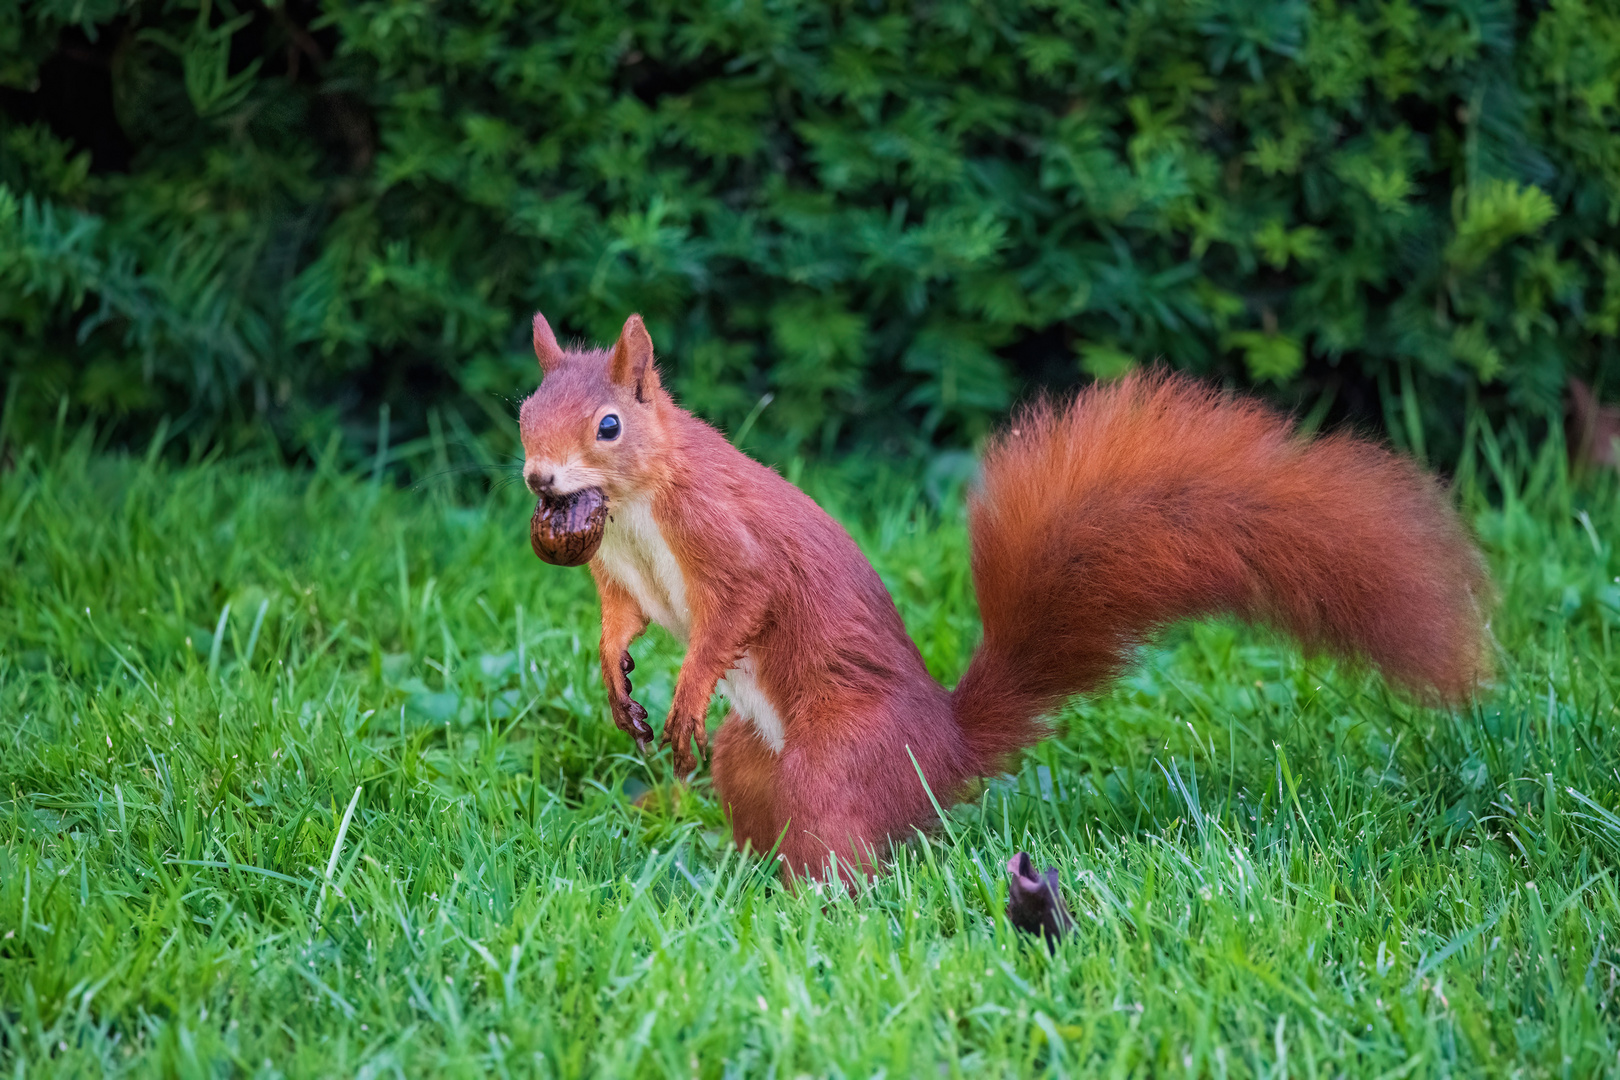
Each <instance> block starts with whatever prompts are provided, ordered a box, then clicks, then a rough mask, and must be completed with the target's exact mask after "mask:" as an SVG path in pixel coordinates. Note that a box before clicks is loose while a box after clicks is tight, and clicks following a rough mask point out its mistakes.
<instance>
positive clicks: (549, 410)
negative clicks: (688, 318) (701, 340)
mask: <svg viewBox="0 0 1620 1080" xmlns="http://www.w3.org/2000/svg"><path fill="white" fill-rule="evenodd" d="M534 355H535V358H536V359H537V360H539V361H540V372H541V380H540V388H539V389H538V390H536V391H535V392H534V393H533V394H530V395H529V397H528V398H527V399H526V400H525V401H524V402H523V407H522V409H521V410H520V411H519V413H518V427H519V430H520V433H521V435H522V439H523V482H524V483H525V484H526V485H528V488H529V490H530V491H532V492H534V493H535V494H536V495H538V496H540V497H541V498H542V499H560V498H562V497H563V496H567V495H572V494H574V493H575V492H579V491H583V490H585V489H586V488H599V489H600V490H601V491H602V492H603V493H604V494H606V495H607V497H608V498H609V499H613V498H623V497H627V496H629V495H632V494H634V493H635V492H636V491H638V490H640V489H642V488H644V487H645V486H646V484H647V483H648V482H649V481H650V480H652V479H653V478H654V477H655V476H656V474H657V473H658V471H659V468H660V447H661V446H662V445H663V442H664V410H665V408H666V407H667V405H668V402H669V395H668V394H666V393H665V392H664V388H663V386H662V385H661V384H660V383H659V381H658V369H657V367H656V366H655V365H654V364H653V344H652V338H650V337H649V336H647V327H646V326H645V325H644V324H643V323H642V321H641V316H640V315H632V316H630V318H628V319H626V320H625V323H624V329H623V330H622V331H620V333H619V340H618V341H617V342H615V343H614V345H613V347H612V348H611V349H580V350H564V349H563V348H562V347H561V346H559V345H558V344H557V337H556V335H555V334H553V333H552V332H551V326H550V324H548V323H547V322H546V319H545V316H544V315H541V314H540V313H539V312H536V313H535V316H534Z"/></svg>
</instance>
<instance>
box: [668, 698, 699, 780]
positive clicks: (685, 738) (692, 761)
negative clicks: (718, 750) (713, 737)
mask: <svg viewBox="0 0 1620 1080" xmlns="http://www.w3.org/2000/svg"><path fill="white" fill-rule="evenodd" d="M694 742H696V743H697V754H696V755H695V756H694V754H693V753H692V744H693V743H694ZM660 745H662V746H667V747H669V748H670V750H671V751H672V752H673V755H672V756H673V757H674V761H675V774H676V775H677V776H690V775H691V774H692V773H694V772H696V771H697V767H698V764H699V763H700V762H701V761H702V760H703V758H704V755H705V754H707V752H708V749H709V732H708V729H707V728H705V727H704V726H703V717H701V716H676V715H675V714H673V713H671V714H670V717H669V719H668V720H666V721H664V738H663V741H662V742H661V743H660Z"/></svg>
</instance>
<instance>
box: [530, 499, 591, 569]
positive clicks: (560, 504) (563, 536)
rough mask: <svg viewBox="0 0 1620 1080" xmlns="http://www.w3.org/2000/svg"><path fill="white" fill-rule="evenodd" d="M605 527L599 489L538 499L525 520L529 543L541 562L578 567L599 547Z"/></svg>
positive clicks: (589, 559)
mask: <svg viewBox="0 0 1620 1080" xmlns="http://www.w3.org/2000/svg"><path fill="white" fill-rule="evenodd" d="M606 525H607V498H606V497H605V496H604V495H603V494H602V489H601V488H594V487H590V488H581V489H580V490H579V491H574V492H570V493H569V494H567V495H556V496H550V497H546V496H542V497H541V499H540V501H539V502H538V503H536V504H535V507H534V517H532V518H530V519H529V543H530V544H531V545H532V546H533V547H534V553H535V554H536V555H538V556H540V559H541V561H543V562H548V563H551V564H552V565H553V566H580V565H582V564H584V563H587V562H590V561H591V556H593V555H595V554H596V549H597V548H598V547H600V546H601V545H602V529H603V527H604V526H606Z"/></svg>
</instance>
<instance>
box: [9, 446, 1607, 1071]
mask: <svg viewBox="0 0 1620 1080" xmlns="http://www.w3.org/2000/svg"><path fill="white" fill-rule="evenodd" d="M1474 434H1475V437H1474V438H1473V440H1472V445H1473V446H1474V447H1475V452H1473V453H1471V454H1470V455H1469V457H1468V459H1467V462H1466V463H1465V466H1464V468H1463V470H1462V473H1461V475H1460V476H1459V478H1458V483H1457V489H1458V496H1459V498H1461V499H1462V500H1463V502H1464V505H1465V506H1466V507H1467V508H1468V512H1469V514H1470V517H1471V520H1472V521H1473V522H1474V524H1475V527H1476V529H1477V531H1478V534H1479V536H1480V538H1481V541H1482V543H1483V545H1484V546H1485V548H1486V549H1487V551H1488V553H1489V556H1490V559H1491V563H1492V566H1493V567H1494V570H1495V573H1496V575H1497V580H1498V582H1499V584H1500V586H1501V589H1502V593H1503V602H1502V604H1501V606H1500V608H1499V609H1498V611H1497V614H1496V617H1495V619H1494V621H1493V624H1492V628H1493V632H1494V634H1495V636H1496V638H1497V641H1498V642H1499V646H1500V647H1499V650H1498V663H1499V673H1498V681H1497V684H1496V685H1495V686H1494V687H1493V688H1492V689H1491V690H1490V691H1489V692H1488V693H1487V694H1485V695H1484V696H1482V698H1481V699H1480V701H1479V702H1478V704H1477V706H1476V707H1474V708H1472V709H1470V710H1466V711H1458V712H1440V711H1434V710H1429V709H1425V708H1422V707H1419V706H1415V705H1412V704H1409V703H1406V702H1404V701H1402V700H1400V699H1398V698H1396V697H1394V696H1392V695H1391V694H1390V693H1389V692H1388V691H1387V690H1386V688H1385V687H1384V685H1383V684H1382V683H1381V682H1380V681H1379V680H1378V679H1377V677H1376V676H1372V675H1368V674H1366V673H1364V672H1359V671H1354V670H1350V669H1347V668H1344V667H1337V666H1334V665H1331V664H1328V663H1325V662H1323V661H1320V660H1314V659H1308V658H1304V657H1302V656H1301V655H1300V654H1299V653H1298V652H1297V651H1296V650H1294V649H1292V648H1290V647H1289V646H1287V644H1286V643H1283V642H1279V641H1277V640H1276V639H1274V638H1271V637H1268V636H1266V635H1265V634H1263V633H1257V632H1254V631H1250V630H1247V629H1243V628H1240V627H1237V626H1234V625H1229V624H1224V623H1200V624H1195V625H1190V626H1183V627H1178V628H1176V629H1175V630H1173V631H1172V632H1171V633H1169V634H1168V635H1167V636H1166V637H1165V639H1164V640H1163V642H1162V643H1161V644H1160V645H1159V646H1157V647H1155V648H1154V649H1152V650H1150V651H1149V652H1148V653H1147V654H1146V655H1144V657H1143V660H1142V664H1141V666H1140V667H1139V668H1138V670H1137V671H1136V672H1135V673H1134V674H1133V675H1132V676H1131V677H1130V678H1129V679H1127V680H1126V681H1125V682H1124V683H1122V684H1121V685H1120V686H1119V687H1118V688H1117V689H1116V690H1115V691H1114V692H1112V693H1110V694H1108V695H1106V696H1104V697H1101V698H1098V699H1095V700H1092V701H1088V702H1084V703H1078V704H1076V705H1074V706H1072V707H1071V708H1070V709H1069V710H1067V711H1066V712H1065V713H1064V714H1063V716H1062V717H1061V718H1060V719H1061V731H1062V733H1061V734H1060V735H1059V736H1058V737H1056V738H1054V739H1051V740H1049V741H1048V742H1046V743H1044V744H1042V745H1041V746H1039V747H1038V748H1036V749H1035V750H1033V751H1031V752H1030V753H1028V754H1027V755H1025V757H1024V758H1023V759H1022V761H1021V762H1020V764H1019V768H1018V771H1017V773H1016V774H1014V775H1008V776H1004V777H1001V778H999V779H996V780H994V781H992V782H990V783H988V784H987V785H985V787H984V788H983V790H982V792H981V793H980V795H979V796H978V798H977V799H976V800H975V801H974V802H972V803H969V804H966V805H962V806H959V807H956V808H954V809H952V810H950V812H949V814H948V818H947V820H946V821H945V822H944V823H942V825H941V826H940V827H939V829H938V830H936V831H935V832H934V833H932V834H931V835H929V836H927V837H922V838H919V839H917V840H916V841H915V842H914V843H912V844H911V845H909V846H907V847H904V848H901V849H899V850H897V851H896V852H895V855H894V864H893V870H892V872H891V873H890V874H888V875H887V876H886V877H884V878H883V879H882V880H881V881H880V882H879V883H878V884H876V885H875V886H873V887H872V888H870V889H868V890H864V891H862V892H861V893H860V894H859V895H856V896H853V897H851V896H844V895H841V894H823V893H817V892H814V891H811V890H806V889H799V890H792V889H788V888H785V887H783V886H782V885H781V884H780V883H779V882H778V881H777V880H776V879H775V878H773V877H772V876H771V875H770V874H769V873H768V872H766V871H765V869H764V868H763V867H762V865H761V864H760V863H758V862H757V861H753V860H750V859H746V858H743V857H741V856H740V855H739V854H738V853H737V852H736V851H735V850H733V849H732V848H731V847H730V846H729V844H728V842H727V833H726V827H725V822H724V819H723V817H722V814H721V812H720V809H719V807H718V806H717V805H716V804H715V802H714V800H713V798H712V795H711V792H710V790H709V788H708V785H707V783H706V780H705V778H704V777H703V776H702V775H700V776H699V778H698V780H697V782H696V783H695V784H694V785H693V786H692V787H691V788H689V789H688V788H682V787H680V786H678V785H675V784H674V783H673V782H672V778H671V775H670V767H669V762H668V755H667V752H666V753H665V754H664V755H662V756H660V757H658V758H655V759H652V760H643V759H641V758H639V757H637V756H636V755H635V754H634V752H633V747H632V745H631V744H630V742H629V740H628V739H627V738H626V737H625V736H623V735H621V734H620V733H619V732H617V731H616V730H615V729H614V728H613V727H612V725H611V723H610V722H609V720H608V719H607V710H606V707H605V704H604V701H603V697H602V694H601V690H600V687H599V685H598V682H597V674H596V672H597V663H596V657H595V640H596V623H595V615H596V603H595V597H594V593H593V591H592V590H591V587H590V583H589V579H588V577H587V575H586V572H585V571H584V570H559V569H556V568H552V567H547V566H543V565H542V564H540V563H539V562H538V561H537V560H536V559H535V558H534V556H533V555H532V554H531V553H530V552H529V549H528V542H527V538H526V528H527V521H528V511H529V510H530V509H531V506H530V505H529V504H528V503H527V502H526V501H525V500H524V498H522V496H521V492H520V491H519V490H517V489H515V488H513V487H511V486H507V487H503V488H498V489H497V490H496V491H495V492H493V493H492V494H482V493H479V494H474V493H471V486H470V485H463V486H462V487H461V488H456V487H454V486H452V485H450V484H448V483H446V482H443V481H442V479H441V480H439V481H429V482H427V483H425V484H424V485H421V486H418V487H415V488H408V489H406V488H398V487H395V486H393V485H391V484H388V483H380V484H379V483H377V482H376V481H375V480H374V479H373V477H372V476H371V473H370V470H367V469H362V470H360V471H358V472H353V471H350V470H347V469H344V468H340V467H338V465H337V464H336V460H337V459H336V457H335V456H334V457H332V458H329V459H328V460H327V462H326V463H325V464H322V465H319V466H317V467H315V468H313V469H310V470H307V471H301V472H297V471H286V470H282V469H278V468H275V467H274V466H272V465H269V464H263V463H253V462H250V461H245V460H237V461H230V460H211V461H210V460H204V461H199V462H192V463H190V464H185V465H181V464H176V463H172V462H168V461H166V460H164V459H162V458H161V457H159V456H157V455H150V456H140V455H136V456H127V457H126V456H117V455H109V454H105V453H96V452H92V451H91V450H90V449H89V445H90V439H89V436H88V435H85V436H84V437H81V438H80V439H79V440H77V441H73V440H71V439H69V440H64V442H65V445H64V446H62V447H61V448H60V449H52V448H51V447H40V448H38V449H35V450H26V449H25V450H23V451H20V452H19V453H18V454H17V455H16V458H15V461H14V462H13V464H12V465H11V466H10V467H8V469H7V471H5V472H4V473H0V715H3V717H4V722H3V723H4V726H3V728H0V736H3V752H0V799H3V803H0V1071H4V1072H6V1073H7V1074H12V1075H18V1076H21V1075H24V1074H28V1075H88V1074H119V1075H122V1074H130V1075H158V1074H161V1075H176V1076H204V1075H207V1076H215V1075H241V1076H265V1077H269V1076H279V1075H287V1076H294V1075H298V1076H302V1075H362V1076H368V1077H369V1076H410V1077H416V1076H424V1075H441V1074H444V1075H464V1074H484V1073H495V1074H499V1075H508V1074H522V1075H542V1076H552V1075H556V1076H576V1075H596V1076H631V1075H679V1076H687V1075H702V1076H731V1075H737V1076H743V1075H748V1076H754V1075H772V1076H777V1077H784V1078H785V1077H792V1076H796V1075H799V1074H811V1075H837V1076H860V1077H867V1076H875V1075H887V1076H890V1077H901V1076H958V1075H972V1076H975V1077H985V1076H1000V1075H1013V1074H1017V1075H1023V1074H1029V1073H1052V1074H1072V1073H1106V1074H1108V1075H1153V1076H1159V1075H1169V1076H1180V1075H1199V1076H1228V1075H1230V1076H1251V1075H1283V1074H1284V1073H1287V1074H1292V1075H1296V1076H1316V1075H1323V1076H1332V1075H1339V1074H1345V1073H1347V1074H1350V1075H1357V1076H1388V1077H1423V1076H1431V1075H1440V1074H1445V1073H1452V1072H1466V1073H1470V1074H1473V1073H1486V1074H1513V1073H1521V1072H1522V1073H1524V1074H1528V1075H1546V1076H1559V1077H1566V1076H1590V1075H1594V1074H1600V1073H1608V1074H1614V1073H1616V1072H1617V1071H1620V1023H1617V1020H1620V1016H1617V1009H1620V1002H1617V1000H1616V996H1615V995H1616V979H1617V976H1620V948H1617V942H1616V939H1615V936H1614V935H1615V934H1616V933H1617V932H1620V931H1617V929H1616V928H1617V927H1620V880H1617V872H1616V871H1617V868H1620V867H1617V859H1620V732H1617V731H1616V727H1615V720H1616V672H1617V668H1620V665H1617V664H1616V662H1615V652H1614V649H1615V645H1616V637H1617V634H1620V584H1617V579H1616V575H1617V574H1620V558H1617V557H1616V554H1615V545H1616V538H1617V537H1620V497H1617V495H1616V485H1615V483H1614V482H1613V478H1612V477H1608V478H1598V479H1597V480H1595V481H1589V482H1585V483H1582V484H1574V483H1572V482H1571V481H1570V480H1569V478H1568V477H1567V476H1566V475H1565V474H1564V470H1563V465H1562V457H1561V451H1560V449H1559V448H1557V447H1556V446H1552V448H1544V449H1542V450H1539V451H1537V450H1535V449H1534V448H1533V447H1531V446H1530V445H1529V444H1528V443H1527V441H1526V440H1525V439H1524V438H1522V437H1519V436H1514V435H1511V434H1503V435H1501V437H1500V438H1498V437H1497V436H1496V435H1494V434H1493V433H1491V432H1490V431H1488V430H1484V429H1479V430H1476V432H1475V433H1474ZM1549 445H1550V446H1551V445H1552V444H1549ZM806 483H807V486H808V487H809V488H810V490H812V492H813V493H814V494H816V495H817V496H818V497H820V498H822V499H823V501H824V502H825V503H826V504H828V505H830V506H832V507H834V509H835V510H836V512H837V513H838V515H839V516H840V518H841V519H843V520H844V521H846V522H847V523H848V524H849V526H850V528H851V530H852V532H854V534H855V535H856V537H857V539H858V540H859V541H860V543H861V544H862V546H863V547H864V548H865V550H866V551H867V553H868V554H869V555H870V556H871V557H872V559H873V560H874V561H875V562H876V564H877V566H878V568H879V570H880V571H881V572H882V574H883V576H884V578H885V580H886V581H887V582H888V583H889V586H890V588H891V590H892V591H893V593H894V594H895V596H896V598H897V599H898V601H899V603H900V606H901V610H902V612H903V614H904V616H905V618H906V621H907V624H908V626H909V627H910V628H911V631H912V634H913V635H914V636H915V638H916V639H917V642H918V644H919V645H920V647H921V648H922V651H923V654H924V655H925V657H926V658H927V660H928V663H929V665H930V666H931V668H932V669H933V670H934V672H935V673H936V674H937V675H939V676H940V677H941V678H943V679H946V680H953V679H954V678H955V677H956V676H957V675H958V674H959V673H960V672H961V670H962V669H963V667H964V665H965V663H966V658H967V656H968V653H969V650H970V649H971V647H972V644H973V641H974V638H975V634H976V632H977V624H976V622H975V619H974V614H973V606H972V597H971V589H970V585H969V580H968V575H967V552H966V546H965V538H964V531H963V528H962V513H961V509H960V505H959V503H958V502H957V501H955V500H954V499H952V498H950V497H946V498H945V499H944V500H943V501H941V502H938V503H936V502H932V501H930V500H929V499H927V498H924V497H923V496H921V495H919V494H917V493H916V491H915V489H913V488H911V487H910V486H908V485H906V484H905V483H903V482H902V480H900V479H899V478H893V477H891V478H889V479H887V480H880V481H872V480H870V479H869V478H861V479H860V481H859V482H856V481H855V480H854V479H852V478H851V477H849V476H848V475H847V474H841V473H838V472H827V473H816V472H814V471H811V472H810V473H809V474H808V475H807V478H806ZM458 492H459V494H458ZM636 661H637V671H636V684H637V689H638V691H639V692H640V693H638V697H640V698H641V700H642V701H643V702H644V703H645V704H646V705H647V706H648V709H649V711H650V712H651V713H652V714H653V716H654V718H655V719H657V718H661V716H662V709H663V707H665V706H667V704H668V701H669V697H670V692H671V689H672V687H673V681H674V675H675V672H676V670H677V666H678V663H679V654H678V652H677V650H676V649H675V648H674V645H673V643H672V642H671V641H670V639H668V638H667V637H664V636H662V635H661V634H660V633H659V632H657V631H654V632H653V633H651V634H650V635H649V636H648V638H646V639H644V641H643V643H642V644H640V645H639V646H638V648H637V651H636ZM1020 850H1027V851H1029V852H1031V853H1032V854H1033V855H1034V856H1035V857H1036V860H1037V862H1038V863H1039V864H1040V865H1043V866H1044V865H1047V864H1055V865H1057V866H1058V867H1059V868H1060V869H1061V873H1062V879H1063V882H1064V886H1065V888H1066V890H1067V893H1068V896H1069V902H1070V905H1071V907H1072V908H1073V910H1074V913H1075V916H1076V918H1077V921H1078V926H1077V928H1076V930H1075V932H1074V933H1073V934H1072V935H1071V936H1070V937H1069V938H1068V939H1066V940H1065V941H1064V942H1063V943H1062V944H1061V945H1060V946H1059V947H1058V949H1057V950H1056V952H1055V953H1053V954H1048V952H1047V951H1046V950H1045V949H1044V948H1042V947H1041V946H1039V945H1038V944H1034V943H1032V942H1031V941H1030V940H1029V939H1026V938H1022V937H1020V936H1018V935H1017V934H1016V933H1015V932H1014V931H1013V930H1011V929H1010V928H1009V926H1008V925H1007V923H1006V922H1005V920H1004V919H1003V918H1002V917H1001V916H1000V914H999V912H1000V908H1001V905H1002V903H1003V901H1004V896H1005V871H1004V866H1005V863H1006V861H1007V859H1008V857H1009V856H1010V855H1012V854H1013V853H1014V852H1016V851H1020Z"/></svg>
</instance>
